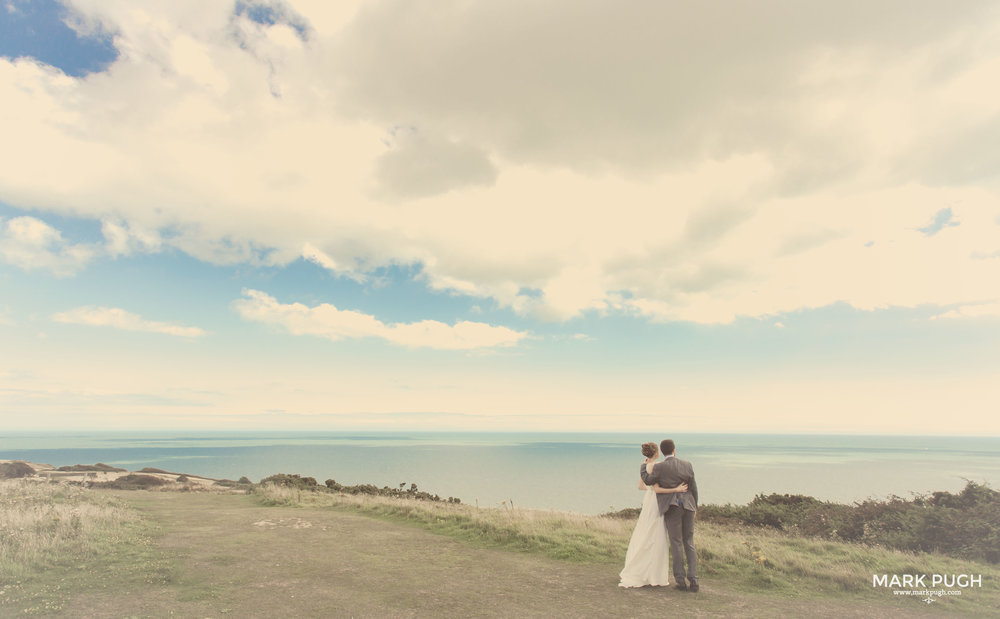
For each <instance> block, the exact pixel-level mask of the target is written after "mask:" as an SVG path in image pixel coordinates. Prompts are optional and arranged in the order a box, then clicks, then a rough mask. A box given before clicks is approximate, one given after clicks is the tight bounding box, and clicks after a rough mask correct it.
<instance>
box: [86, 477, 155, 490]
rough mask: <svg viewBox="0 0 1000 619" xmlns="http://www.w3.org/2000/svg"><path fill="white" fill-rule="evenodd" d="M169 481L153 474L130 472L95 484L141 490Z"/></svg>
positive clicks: (97, 485) (100, 486)
mask: <svg viewBox="0 0 1000 619" xmlns="http://www.w3.org/2000/svg"><path fill="white" fill-rule="evenodd" d="M166 483H167V480H165V479H161V478H159V477H153V476H152V475H139V474H137V473H130V474H128V475H125V476H123V477H119V478H118V479H113V480H111V481H105V482H98V483H96V484H94V487H96V488H113V489H116V490H141V489H144V488H156V487H159V486H162V485H164V484H166Z"/></svg>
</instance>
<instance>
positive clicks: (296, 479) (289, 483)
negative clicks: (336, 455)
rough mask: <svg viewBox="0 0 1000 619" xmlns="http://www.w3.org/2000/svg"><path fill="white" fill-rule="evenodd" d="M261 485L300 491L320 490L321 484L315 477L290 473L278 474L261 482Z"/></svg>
mask: <svg viewBox="0 0 1000 619" xmlns="http://www.w3.org/2000/svg"><path fill="white" fill-rule="evenodd" d="M260 484H261V485H262V486H263V485H264V484H274V485H275V486H286V487H288V488H298V489H300V490H318V489H319V488H320V486H319V484H317V483H316V478H315V477H302V476H301V475H289V474H288V473H278V474H277V475H271V476H270V477H265V478H264V479H262V480H260Z"/></svg>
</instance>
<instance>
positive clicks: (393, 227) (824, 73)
mask: <svg viewBox="0 0 1000 619" xmlns="http://www.w3.org/2000/svg"><path fill="white" fill-rule="evenodd" d="M998 85H1000V6H998V5H997V4H996V3H995V2H976V1H963V2H960V3H958V4H955V3H948V4H946V3H940V2H936V1H920V0H899V1H895V0H880V1H879V2H874V3H872V2H853V1H847V2H838V3H831V2H799V1H797V0H786V1H778V0H762V1H759V2H742V3H698V2H671V1H661V0H657V1H652V0H648V1H647V0H639V1H636V2H630V3H627V4H625V5H622V4H621V3H617V4H616V3H609V2H593V1H590V0H572V1H565V0H553V1H551V2H544V3H540V2H524V1H521V0H504V1H503V2H497V1H494V2H487V1H482V0H434V1H433V2H430V1H428V0H405V1H404V0H397V1H385V0H372V1H355V0H343V1H338V2H327V1H325V0H239V1H236V2H231V1H230V2H224V1H221V0H220V1H213V2H204V1H203V0H197V1H195V0H162V1H152V0H143V1H137V0H60V1H56V0H35V1H28V0H0V112H2V113H0V144H2V147H0V424H2V425H3V427H4V428H5V429H8V430H36V429H42V428H49V429H52V428H55V429H94V430H134V429H147V430H208V429H220V430H229V429H263V430H276V429H289V430H298V429H301V430H310V431H311V430H354V429H359V430H366V431H367V430H377V429H387V430H414V429H417V430H475V431H493V430H518V431H521V430H524V431H534V430H538V431H583V432H612V431H629V432H632V431H649V432H651V433H654V434H656V435H657V436H659V434H660V433H662V432H676V433H683V432H762V433H771V432H792V433H800V432H801V433H838V434H854V433H861V434H932V435H933V434H948V435H990V436H998V435H1000V415H998V414H997V413H998V411H1000V388H998V385H1000V149H998V148H997V147H996V145H997V144H998V143H1000V86H998Z"/></svg>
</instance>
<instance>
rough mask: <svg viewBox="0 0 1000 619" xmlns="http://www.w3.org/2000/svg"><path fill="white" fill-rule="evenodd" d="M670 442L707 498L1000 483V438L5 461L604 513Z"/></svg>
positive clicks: (517, 445) (435, 438) (10, 450)
mask: <svg viewBox="0 0 1000 619" xmlns="http://www.w3.org/2000/svg"><path fill="white" fill-rule="evenodd" d="M661 438H672V439H674V441H675V442H676V444H677V456H678V457H679V458H683V459H685V460H689V461H690V462H691V463H692V464H693V465H694V470H695V477H696V480H697V484H698V490H699V495H700V496H699V499H700V503H701V504H707V503H715V504H724V503H733V504H742V503H746V502H748V501H750V500H752V499H753V498H754V497H755V496H756V495H758V494H771V493H779V494H805V495H811V496H814V497H816V498H818V499H821V500H829V501H837V502H842V503H853V502H856V501H863V500H865V499H869V498H874V499H884V498H887V497H889V496H893V495H894V496H899V497H902V498H907V499H909V498H912V497H913V496H914V495H916V494H926V493H930V492H933V491H949V492H958V491H960V490H961V489H962V488H964V487H965V485H966V483H967V481H974V482H977V483H986V484H989V485H990V486H991V487H993V488H998V487H1000V437H940V436H935V437H931V436H833V435H783V434H677V435H673V436H670V437H657V436H651V435H640V434H631V433H603V434H596V433H513V432H490V433H485V432H386V431H378V432H357V431H355V432H302V431H299V432H244V433H232V432H227V433H213V432H193V433H180V432H171V433H163V432H161V433H142V432H132V433H55V432H53V433H40V432H39V433H3V432H0V459H6V460H26V461H30V462H36V463H45V464H51V465H53V466H56V467H59V466H65V465H72V464H94V463H97V462H103V463H105V464H109V465H112V466H117V467H121V468H125V469H128V470H133V471H135V470H139V469H142V468H145V467H152V468H158V469H163V470H166V471H171V472H176V473H187V474H193V475H201V476H205V477H211V478H216V479H232V480H237V479H239V478H240V477H247V478H249V479H250V480H252V481H255V482H256V481H259V480H260V479H262V478H264V477H266V476H268V475H274V474H276V473H293V474H298V475H302V476H307V477H314V478H315V479H316V480H317V481H318V482H319V483H320V484H322V483H324V482H325V481H326V480H327V479H333V480H335V481H337V482H339V483H341V484H345V485H355V484H362V483H368V484H374V485H376V486H379V487H381V486H390V487H399V486H400V485H404V486H405V487H407V488H409V487H410V485H411V484H416V485H417V487H418V488H419V489H420V490H424V491H427V492H430V493H432V494H438V495H440V496H441V497H442V498H446V497H457V498H459V499H461V501H462V502H463V503H466V504H471V505H478V506H480V507H498V506H513V507H515V508H537V509H555V510H562V511H573V512H578V513H583V514H600V513H605V512H609V511H616V510H620V509H623V508H627V507H637V506H639V505H640V504H641V503H642V493H641V492H640V491H639V490H638V482H639V467H640V465H641V464H642V460H643V457H642V454H641V453H640V445H641V444H642V443H643V442H647V441H654V442H659V440H660V439H661Z"/></svg>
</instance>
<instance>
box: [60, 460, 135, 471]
mask: <svg viewBox="0 0 1000 619" xmlns="http://www.w3.org/2000/svg"><path fill="white" fill-rule="evenodd" d="M56 470H59V471H63V472H66V473H81V472H88V471H99V472H103V473H125V472H126V471H125V469H120V468H118V467H114V466H111V465H108V464H104V463H103V462H98V463H97V464H73V465H70V466H60V467H59V468H58V469H56Z"/></svg>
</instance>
